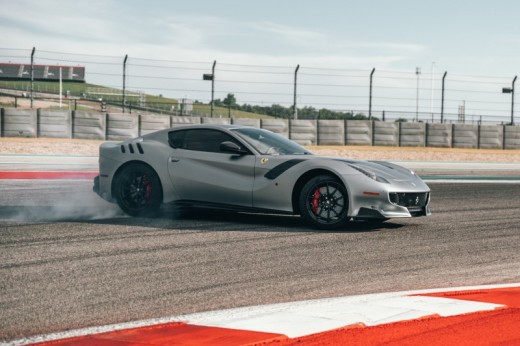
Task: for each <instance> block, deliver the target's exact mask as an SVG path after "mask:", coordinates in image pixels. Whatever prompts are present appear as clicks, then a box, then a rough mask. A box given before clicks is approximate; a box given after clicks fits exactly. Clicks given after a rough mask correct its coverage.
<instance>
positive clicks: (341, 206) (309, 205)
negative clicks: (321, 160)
mask: <svg viewBox="0 0 520 346" xmlns="http://www.w3.org/2000/svg"><path fill="white" fill-rule="evenodd" d="M299 202H300V213H301V216H302V217H303V218H304V219H305V220H306V221H307V222H308V223H310V224H311V225H313V226H314V227H316V228H319V229H336V228H339V227H341V226H344V225H345V224H346V223H347V222H348V221H349V220H350V217H348V206H349V201H348V193H347V190H346V188H345V186H343V184H342V183H341V182H340V181H338V179H336V178H334V177H332V176H330V175H319V176H317V177H314V178H312V179H310V180H309V181H308V182H307V183H306V184H305V185H304V187H303V189H302V192H301V194H300V200H299Z"/></svg>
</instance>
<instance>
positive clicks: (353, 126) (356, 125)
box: [345, 120, 372, 145]
mask: <svg viewBox="0 0 520 346" xmlns="http://www.w3.org/2000/svg"><path fill="white" fill-rule="evenodd" d="M345 144H347V145H372V122H371V121H369V120H347V121H346V143H345Z"/></svg>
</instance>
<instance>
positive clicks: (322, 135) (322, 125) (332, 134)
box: [318, 120, 345, 145]
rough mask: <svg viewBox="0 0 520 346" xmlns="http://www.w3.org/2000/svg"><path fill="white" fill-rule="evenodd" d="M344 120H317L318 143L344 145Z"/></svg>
mask: <svg viewBox="0 0 520 346" xmlns="http://www.w3.org/2000/svg"><path fill="white" fill-rule="evenodd" d="M344 144H345V120H318V145H344Z"/></svg>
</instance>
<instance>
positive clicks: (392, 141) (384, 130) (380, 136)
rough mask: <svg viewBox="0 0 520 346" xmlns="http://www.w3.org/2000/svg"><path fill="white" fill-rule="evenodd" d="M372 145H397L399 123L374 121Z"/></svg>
mask: <svg viewBox="0 0 520 346" xmlns="http://www.w3.org/2000/svg"><path fill="white" fill-rule="evenodd" d="M373 124H374V126H373V128H372V131H373V145H377V146H390V147H396V146H398V145H399V123H387V122H384V121H374V122H373Z"/></svg>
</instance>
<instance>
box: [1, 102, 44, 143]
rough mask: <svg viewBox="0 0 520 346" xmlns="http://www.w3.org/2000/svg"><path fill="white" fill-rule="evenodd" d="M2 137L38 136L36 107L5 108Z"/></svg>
mask: <svg viewBox="0 0 520 346" xmlns="http://www.w3.org/2000/svg"><path fill="white" fill-rule="evenodd" d="M1 123H2V137H28V138H32V137H36V135H37V113H36V109H15V108H5V109H4V110H3V112H2V120H1Z"/></svg>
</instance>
